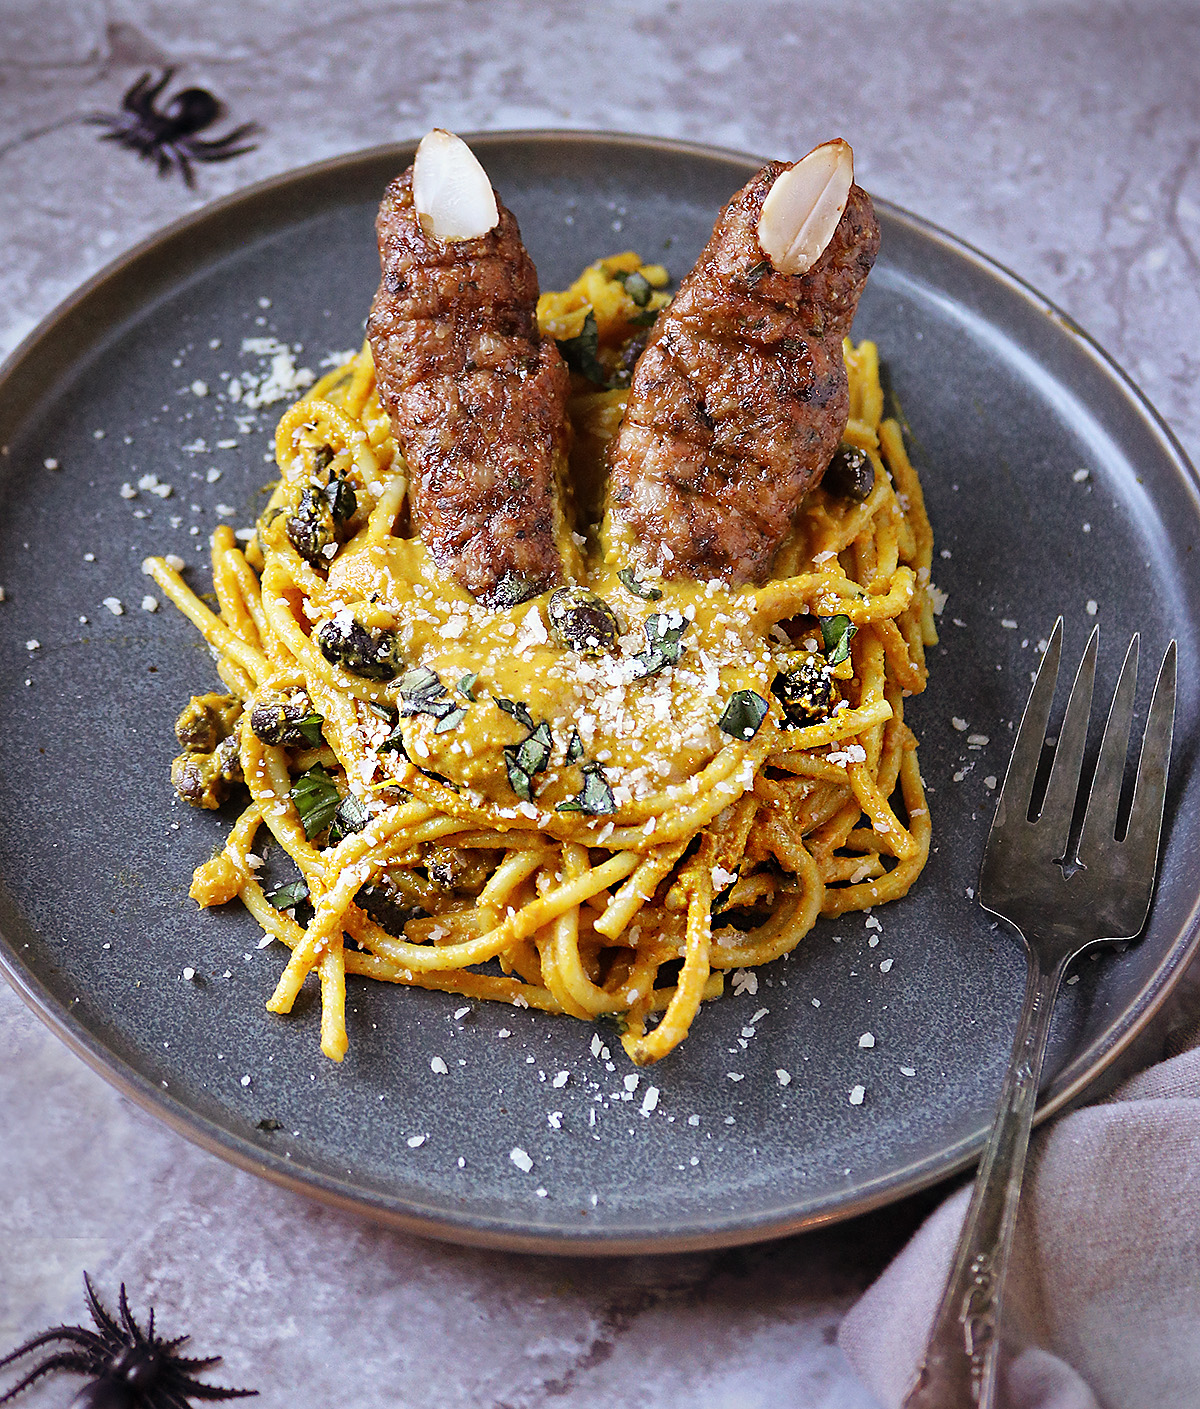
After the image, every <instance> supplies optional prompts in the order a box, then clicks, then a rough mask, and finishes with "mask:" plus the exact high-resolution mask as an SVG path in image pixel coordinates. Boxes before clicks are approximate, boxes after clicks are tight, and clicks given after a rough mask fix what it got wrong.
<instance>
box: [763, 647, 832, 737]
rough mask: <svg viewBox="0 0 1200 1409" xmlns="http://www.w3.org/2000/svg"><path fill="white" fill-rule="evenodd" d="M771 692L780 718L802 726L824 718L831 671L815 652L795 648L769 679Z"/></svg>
mask: <svg viewBox="0 0 1200 1409" xmlns="http://www.w3.org/2000/svg"><path fill="white" fill-rule="evenodd" d="M771 693H772V694H773V695H774V696H775V698H776V699H777V700H778V701H779V703H780V704H781V705H782V706H783V714H784V719H785V720H786V722H787V723H788V724H789V725H790V726H791V727H792V728H797V729H798V728H802V727H803V726H804V725H806V724H815V723H817V722H818V721H819V720H822V719H825V718H827V717H828V715H829V711H830V709H831V708H832V707H833V697H834V689H833V672H832V668H831V667H830V665H829V662H828V661H827V660H826V659H825V657H824V656H822V655H818V654H817V652H816V651H797V652H796V653H795V654H794V655H791V656H788V657H787V658H786V659H785V660H784V662H783V669H782V670H780V672H779V674H778V675H776V677H775V679H774V680H773V681H772V682H771Z"/></svg>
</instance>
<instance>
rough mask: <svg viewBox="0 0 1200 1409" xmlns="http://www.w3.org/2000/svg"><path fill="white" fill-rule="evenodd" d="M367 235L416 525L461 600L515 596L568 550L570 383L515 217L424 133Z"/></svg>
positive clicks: (540, 582) (387, 388)
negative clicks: (373, 249)
mask: <svg viewBox="0 0 1200 1409" xmlns="http://www.w3.org/2000/svg"><path fill="white" fill-rule="evenodd" d="M414 170H415V172H416V178H415V186H416V193H417V198H416V200H415V201H414ZM376 232H377V234H378V237H379V254H380V263H381V265H382V270H383V278H382V281H381V283H380V285H379V292H378V293H377V294H376V296H375V302H374V304H373V305H372V308H371V316H370V320H369V322H368V324H367V335H368V337H369V339H370V342H371V351H372V353H373V355H374V359H375V374H376V379H377V382H378V385H379V390H380V395H381V397H382V399H383V402H384V405H385V406H386V407H387V410H388V412H389V414H390V416H391V421H392V428H393V431H394V434H395V436H396V440H397V443H398V444H399V446H400V447H401V449H402V450H403V452H404V457H405V459H406V461H407V462H408V467H409V473H410V475H411V488H410V499H411V504H412V512H413V520H414V523H415V525H416V527H417V531H418V532H419V533H420V535H421V539H422V541H423V542H424V543H425V545H426V546H427V547H428V549H429V551H430V552H431V553H432V555H433V557H434V559H435V561H436V562H437V563H438V565H439V566H440V567H442V568H444V569H445V570H446V571H448V572H450V573H452V574H453V576H454V577H455V578H456V579H457V580H458V582H459V583H461V585H462V586H463V587H465V588H466V590H467V591H468V592H470V593H471V594H472V596H475V597H478V598H481V599H482V600H483V601H484V602H486V603H487V604H488V605H489V606H507V605H512V604H513V603H514V602H518V601H522V600H524V599H525V598H526V597H531V596H534V595H536V594H537V593H538V592H541V591H544V590H545V589H546V588H548V587H550V586H552V585H553V584H554V583H555V582H558V581H560V580H561V579H562V576H563V554H564V553H569V552H570V551H571V549H570V535H569V531H568V529H567V525H566V521H565V514H564V508H563V492H564V491H563V474H564V472H565V465H566V455H567V449H568V430H567V416H566V397H567V391H568V387H569V378H568V374H567V370H566V368H565V367H564V365H563V362H562V358H561V357H560V355H559V352H558V349H557V347H556V346H555V344H554V342H553V340H552V339H548V338H545V339H544V338H542V337H541V335H540V334H539V332H538V327H537V320H536V308H537V297H538V285H537V274H536V272H535V271H534V267H533V264H532V262H531V260H530V258H529V255H528V254H527V253H526V251H525V247H524V245H523V244H522V243H521V236H520V232H519V231H518V229H517V222H516V220H515V219H514V218H513V216H512V214H511V212H509V211H508V210H506V209H505V208H504V206H503V205H501V204H500V203H499V202H498V201H497V200H496V197H495V194H494V192H493V191H492V189H491V185H490V183H488V181H487V177H486V176H485V175H484V174H483V170H482V168H481V167H480V166H479V164H478V162H477V161H476V160H475V158H474V156H473V155H471V153H470V151H469V150H468V148H467V147H466V145H465V144H464V143H463V142H461V141H460V139H458V138H457V137H453V136H452V135H451V134H449V133H440V132H435V133H431V134H430V135H429V136H428V137H426V138H425V139H424V141H423V142H422V144H421V147H420V148H419V149H418V154H417V162H416V164H415V167H414V168H410V169H409V170H408V171H406V172H405V173H404V174H403V175H402V176H400V177H398V178H397V179H396V180H395V181H394V182H393V183H392V184H391V186H390V187H389V188H388V191H387V194H386V195H385V196H384V198H383V203H382V204H381V206H380V208H379V217H378V220H377V221H376Z"/></svg>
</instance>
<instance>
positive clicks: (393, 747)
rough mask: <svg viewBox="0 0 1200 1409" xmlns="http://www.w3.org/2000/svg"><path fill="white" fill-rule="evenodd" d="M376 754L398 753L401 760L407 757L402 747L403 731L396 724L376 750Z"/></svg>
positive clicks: (406, 751)
mask: <svg viewBox="0 0 1200 1409" xmlns="http://www.w3.org/2000/svg"><path fill="white" fill-rule="evenodd" d="M376 752H377V753H398V754H399V755H400V757H401V758H407V757H408V750H407V749H406V748H405V747H404V731H403V730H402V729H401V728H400V725H399V723H398V722H396V724H395V726H394V728H393V729H392V732H391V733H390V734H389V735H388V736H387V738H386V739H384V741H383V743H381V744H380V745H379V747H378V748H377V750H376Z"/></svg>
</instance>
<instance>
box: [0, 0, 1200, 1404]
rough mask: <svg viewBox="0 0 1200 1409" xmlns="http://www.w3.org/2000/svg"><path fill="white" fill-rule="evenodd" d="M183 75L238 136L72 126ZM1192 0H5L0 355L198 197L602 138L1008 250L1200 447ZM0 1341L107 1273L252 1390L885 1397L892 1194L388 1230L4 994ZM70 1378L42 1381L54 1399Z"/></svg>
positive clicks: (464, 1395) (909, 1207) (364, 1400)
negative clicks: (722, 163) (492, 143)
mask: <svg viewBox="0 0 1200 1409" xmlns="http://www.w3.org/2000/svg"><path fill="white" fill-rule="evenodd" d="M165 63H175V64H178V65H179V66H180V77H181V79H185V80H187V81H189V82H198V83H201V84H204V85H206V86H209V87H211V88H212V89H214V90H215V91H216V92H218V93H219V94H220V95H221V96H222V97H223V98H224V99H226V100H227V102H228V103H229V104H230V106H231V109H232V112H233V114H234V116H235V117H236V118H237V119H238V120H245V119H250V118H254V119H256V120H257V121H259V122H260V123H262V124H263V126H264V127H265V129H266V131H265V133H264V135H263V137H262V139H261V142H260V145H259V148H258V150H257V151H255V152H254V153H253V154H251V155H249V156H246V157H243V158H241V159H239V160H237V161H235V162H232V163H230V164H229V165H227V166H210V167H202V168H200V169H199V176H198V183H197V189H196V190H195V192H189V191H188V190H187V189H186V188H185V187H184V185H183V184H182V183H181V182H180V181H178V180H169V181H159V180H157V179H155V177H154V175H153V172H152V170H151V169H150V168H149V167H148V166H145V165H144V164H142V163H140V162H139V161H138V160H137V159H136V158H135V157H133V156H132V155H131V154H129V153H127V152H123V151H119V150H117V149H116V148H114V147H112V146H111V145H109V144H104V145H101V144H99V143H98V142H97V134H96V132H95V131H94V130H92V129H89V128H87V127H85V126H82V125H80V124H79V123H77V122H69V121H67V119H70V118H72V117H76V116H79V115H83V114H86V113H88V112H91V111H95V110H97V109H106V110H110V111H111V110H113V109H115V107H116V105H117V103H118V101H119V97H120V94H121V92H122V91H123V90H124V88H125V87H126V86H127V85H128V84H129V83H130V81H131V80H132V79H133V78H134V77H136V75H137V73H138V72H139V71H140V70H141V69H142V68H144V67H148V66H152V65H160V64H165ZM1197 72H1200V9H1198V8H1197V7H1196V6H1194V5H1192V4H1185V3H1179V4H1155V3H1150V0H1141V3H1127V4H1121V5H1119V6H1118V5H1115V4H1101V3H1094V4H1082V3H1079V4H1055V3H1040V4H1025V5H1020V4H993V5H978V4H973V3H972V4H958V5H924V4H920V3H916V0H913V3H907V4H906V3H899V0H890V3H869V2H868V0H844V2H843V3H838V4H828V3H810V4H805V5H803V6H800V5H789V4H763V3H753V0H747V2H746V3H743V4H741V5H738V6H733V5H728V4H724V3H720V0H704V3H666V4H655V5H650V4H644V3H636V4H629V3H617V4H610V5H607V6H597V5H594V4H587V3H583V0H565V3H558V4H542V5H532V4H530V5H522V4H519V3H514V0H492V3H482V2H481V0H476V3H470V2H469V0H451V3H446V4H435V3H423V4H417V3H410V4H402V3H393V4H369V3H364V2H363V0H330V3H327V4H326V5H324V6H322V7H311V6H301V5H299V4H286V3H280V0H248V3H241V4H235V3H232V0H210V3H208V4H205V5H203V6H199V5H197V6H179V5H176V4H172V3H167V0H159V3H153V0H77V3H74V4H72V5H70V6H54V7H49V6H46V5H45V4H44V3H42V0H0V242H2V243H0V249H2V250H3V255H2V258H0V351H3V352H7V351H9V350H10V349H11V348H13V347H14V346H15V345H16V344H17V343H18V342H19V340H20V339H21V338H22V337H23V336H24V335H25V334H26V333H27V332H29V331H30V330H31V329H32V328H33V327H34V326H35V325H36V324H37V322H38V321H39V320H40V319H41V318H42V317H43V316H44V315H45V314H46V313H48V312H49V311H50V310H51V309H52V308H53V307H54V306H55V304H56V303H58V302H59V301H60V300H61V299H62V298H63V297H64V296H66V295H67V294H68V293H69V292H70V291H71V290H72V289H73V288H74V287H76V286H77V285H78V284H79V283H80V282H81V281H82V280H83V279H85V278H86V277H88V276H89V275H90V274H92V273H93V272H94V271H95V270H97V269H99V268H100V267H102V266H103V265H104V264H105V263H106V262H107V261H108V260H110V259H112V258H113V257H114V256H116V255H118V254H119V253H121V252H122V251H123V250H125V249H127V248H129V247H130V246H131V245H132V244H134V243H135V242H136V241H138V240H140V239H142V238H144V237H146V236H147V235H149V234H151V233H153V232H154V231H155V230H157V229H159V228H160V227H162V226H163V225H164V224H166V223H167V222H169V221H171V220H173V219H175V218H177V217H178V216H180V215H182V214H184V213H186V212H187V211H189V210H192V209H195V208H196V207H198V206H199V205H201V204H203V203H204V202H205V201H207V200H211V199H212V198H214V197H216V196H218V195H222V194H224V193H226V192H228V191H232V190H234V189H236V188H237V187H239V186H241V185H243V184H245V183H248V182H251V181H254V180H257V179H260V178H262V177H265V176H269V175H273V174H274V173H276V172H280V171H284V170H286V169H288V168H290V167H294V166H297V165H300V164H303V163H305V162H309V161H313V160H316V159H319V158H323V157H328V156H332V155H335V154H337V153H339V152H345V151H350V150H353V149H355V148H359V147H365V146H369V145H373V144H376V143H379V142H384V141H389V140H394V139H399V138H408V137H414V136H417V135H419V134H420V133H421V132H422V131H423V130H425V129H426V128H427V127H428V126H430V125H432V124H434V123H437V124H440V125H444V126H449V127H453V128H457V129H459V130H470V129H478V128H506V127H554V126H566V127H595V128H607V129H614V130H625V131H634V132H649V133H657V134H663V135H668V136H680V137H686V138H691V139H695V140H699V141H705V142H711V143H717V144H724V145H727V146H731V147H737V148H741V149H746V150H751V151H757V152H762V153H764V154H770V155H784V156H795V155H798V154H800V153H801V152H803V151H805V150H807V149H808V147H810V146H811V145H812V144H813V143H814V142H816V141H819V140H821V139H823V138H825V137H827V136H830V135H833V134H835V133H837V134H841V135H843V136H845V137H846V138H848V139H849V140H850V141H851V142H852V143H853V145H854V148H855V152H856V157H857V163H858V173H859V179H860V180H861V182H862V184H864V185H865V186H867V187H868V188H869V189H871V190H873V191H875V192H877V193H878V194H880V195H883V196H887V197H889V198H891V199H892V200H894V201H896V202H898V203H899V204H901V205H903V206H906V207H908V208H910V209H912V210H914V211H916V212H918V213H920V214H921V215H924V216H926V217H928V218H930V219H932V220H933V221H935V222H937V223H939V224H941V225H944V226H945V227H947V228H948V229H951V230H953V231H954V232H955V233H957V234H959V235H961V236H962V237H964V238H965V239H967V240H968V241H970V242H971V243H973V244H975V245H977V246H978V247H980V248H981V249H983V250H985V251H986V252H987V253H988V254H990V255H992V256H994V257H995V258H997V259H999V260H1000V261H1001V262H1002V263H1004V264H1007V265H1008V266H1009V267H1010V268H1012V269H1014V270H1015V271H1016V272H1017V273H1018V274H1020V275H1022V276H1023V277H1025V278H1026V279H1028V280H1029V281H1030V282H1031V283H1033V284H1035V285H1036V286H1037V287H1038V288H1040V289H1041V290H1042V291H1043V292H1045V293H1046V294H1047V295H1049V296H1050V297H1051V298H1052V299H1054V300H1055V301H1056V302H1057V303H1059V304H1060V305H1061V306H1062V307H1063V308H1064V309H1065V310H1066V311H1067V312H1068V313H1069V314H1070V315H1071V316H1072V317H1073V318H1074V319H1075V320H1076V321H1077V322H1078V323H1080V324H1081V325H1082V326H1083V327H1084V328H1085V329H1087V330H1088V331H1089V332H1090V333H1092V334H1093V335H1094V336H1095V337H1096V338H1097V339H1098V340H1099V341H1100V342H1101V343H1102V344H1103V345H1104V346H1106V347H1107V348H1108V350H1109V351H1110V352H1111V353H1112V354H1113V355H1114V356H1115V357H1116V359H1117V360H1118V361H1119V362H1120V363H1121V364H1122V365H1123V366H1124V367H1125V368H1126V370H1127V371H1128V372H1129V373H1130V375H1131V376H1132V377H1133V378H1134V379H1135V380H1136V381H1137V382H1138V383H1139V384H1140V385H1141V386H1142V387H1143V389H1144V390H1145V391H1146V392H1147V393H1148V394H1149V396H1150V398H1151V400H1152V401H1153V402H1154V403H1155V404H1156V405H1157V406H1158V408H1159V409H1160V411H1161V412H1162V413H1163V414H1164V416H1165V417H1166V418H1167V420H1168V422H1169V423H1170V424H1171V425H1172V427H1173V429H1174V430H1175V432H1176V433H1177V435H1178V436H1179V437H1180V439H1181V440H1182V441H1183V444H1184V446H1185V448H1186V449H1187V450H1188V451H1189V453H1190V454H1191V455H1192V457H1193V458H1195V457H1196V456H1197V454H1198V453H1200V397H1198V396H1197V391H1196V381H1197V376H1198V374H1200V342H1198V341H1197V336H1196V329H1197V327H1200V83H1197V79H1196V75H1197ZM0 1189H2V1190H3V1198H2V1199H0V1350H2V1349H3V1348H4V1347H6V1346H7V1345H8V1344H9V1343H10V1342H12V1341H13V1340H15V1339H17V1338H19V1337H21V1336H23V1335H26V1334H28V1333H30V1332H32V1331H33V1330H36V1329H38V1328H40V1327H42V1326H44V1325H45V1324H47V1323H49V1322H51V1321H55V1320H59V1319H62V1318H67V1319H76V1318H78V1317H79V1316H80V1314H81V1310H82V1306H81V1298H80V1294H79V1273H80V1269H81V1268H82V1267H87V1268H89V1269H90V1270H91V1271H92V1272H93V1274H94V1275H95V1276H96V1277H97V1278H98V1280H99V1282H100V1284H101V1285H102V1286H103V1287H104V1288H105V1289H107V1290H109V1291H113V1290H115V1286H116V1284H117V1283H118V1282H119V1281H120V1280H121V1279H122V1278H124V1279H125V1280H127V1281H128V1283H129V1285H130V1289H131V1292H132V1294H133V1296H134V1300H135V1303H136V1304H137V1305H139V1306H144V1305H145V1304H146V1303H147V1302H149V1301H153V1302H155V1303H156V1304H157V1305H158V1306H159V1308H160V1314H161V1315H162V1318H163V1325H164V1327H165V1329H166V1330H168V1331H172V1330H184V1329H189V1330H193V1331H194V1332H195V1333H196V1336H197V1346H198V1349H199V1350H200V1351H204V1350H206V1349H209V1348H213V1349H218V1350H221V1351H223V1352H224V1353H225V1354H226V1357H227V1361H228V1377H229V1379H230V1380H232V1381H234V1382H239V1383H250V1384H253V1385H257V1386H258V1387H260V1388H261V1389H262V1390H263V1400H262V1402H263V1403H265V1404H268V1405H273V1406H274V1405H285V1404H286V1405H289V1406H295V1409H308V1406H327V1405H334V1404H348V1405H354V1406H359V1407H360V1409H373V1406H383V1405H396V1404H403V1405H406V1406H410V1405H411V1406H431V1407H432V1406H434V1405H437V1406H438V1409H458V1407H459V1406H468V1405H471V1406H496V1409H499V1406H509V1409H536V1406H542V1405H547V1404H550V1403H551V1402H554V1403H561V1404H563V1405H565V1406H579V1409H585V1406H587V1407H589V1409H590V1406H596V1407H597V1409H598V1407H599V1406H602V1405H610V1404H613V1403H615V1402H617V1401H618V1400H621V1399H631V1400H633V1401H634V1402H637V1403H639V1404H644V1405H647V1406H652V1407H654V1409H657V1406H662V1409H675V1407H676V1406H683V1405H685V1404H686V1405H692V1404H696V1405H703V1406H705V1409H734V1407H735V1406H737V1409H758V1406H767V1405H770V1406H771V1407H772V1409H782V1406H795V1409H835V1406H836V1409H869V1406H870V1404H871V1400H870V1397H869V1396H868V1395H867V1394H866V1393H865V1392H864V1391H863V1390H862V1389H861V1388H860V1387H859V1386H858V1385H857V1383H856V1382H855V1380H854V1377H853V1375H852V1374H851V1372H850V1370H849V1369H848V1367H847V1366H846V1364H845V1362H844V1360H843V1359H842V1358H841V1356H840V1354H839V1353H838V1352H837V1350H836V1349H835V1348H834V1347H833V1346H832V1344H831V1342H832V1337H833V1334H834V1331H835V1328H836V1326H837V1323H838V1320H839V1317H840V1315H841V1313H842V1311H843V1310H844V1308H845V1307H846V1306H847V1305H848V1304H849V1302H850V1301H851V1300H852V1299H853V1298H854V1296H855V1295H856V1294H857V1292H858V1291H859V1290H860V1289H861V1288H862V1287H863V1286H865V1285H866V1283H867V1282H868V1281H869V1280H870V1279H871V1277H872V1276H873V1275H874V1274H875V1272H876V1271H878V1269H879V1268H880V1266H881V1265H882V1264H883V1262H884V1261H885V1260H886V1258H887V1257H888V1256H889V1254H890V1253H891V1251H893V1250H894V1249H895V1248H896V1247H897V1246H898V1245H899V1243H900V1242H901V1241H902V1240H903V1238H904V1237H905V1236H906V1234H907V1232H908V1231H910V1230H911V1229H912V1227H913V1226H914V1225H915V1222H916V1221H917V1220H918V1219H919V1217H920V1216H921V1214H922V1212H923V1210H924V1208H925V1207H927V1203H923V1202H920V1201H918V1202H910V1203H908V1204H906V1205H903V1206H901V1207H900V1208H898V1209H893V1210H890V1211H885V1212H884V1213H882V1214H878V1215H875V1216H873V1217H871V1218H869V1219H866V1220H860V1221H859V1222H857V1223H855V1224H852V1225H849V1226H847V1227H843V1228H838V1229H832V1230H828V1231H825V1232H822V1233H820V1234H816V1235H810V1236H808V1237H805V1238H802V1239H798V1240H795V1241H792V1242H788V1243H782V1244H775V1245H772V1246H769V1247H766V1248H761V1249H751V1250H747V1251H744V1252H734V1253H722V1254H712V1255H696V1256H691V1257H672V1258H665V1259H634V1260H629V1259H625V1260H620V1261H613V1262H584V1261H580V1260H574V1261H570V1262H558V1261H555V1260H554V1259H529V1258H521V1257H516V1256H507V1255H502V1254H494V1253H480V1252H472V1251H464V1250H461V1249H456V1248H452V1247H443V1246H438V1245H435V1244H432V1243H426V1242H422V1241H420V1240H417V1239H414V1238H409V1237H405V1236H402V1235H399V1234H395V1233H391V1232H386V1231H382V1230H380V1229H378V1228H376V1227H374V1226H372V1225H370V1224H368V1223H365V1222H363V1221H361V1220H358V1219H355V1218H353V1217H350V1216H347V1215H345V1214H341V1213H335V1212H331V1211H329V1210H326V1209H323V1208H320V1207H318V1206H316V1205H314V1204H312V1203H309V1202H307V1201H306V1200H305V1199H303V1198H301V1197H298V1196H296V1195H293V1194H290V1193H285V1192H283V1191H281V1190H279V1189H276V1188H274V1187H272V1186H268V1185H266V1184H263V1183H260V1182H258V1181H256V1180H254V1179H253V1178H251V1177H250V1176H248V1175H244V1174H241V1173H238V1172H236V1171H234V1170H232V1169H230V1168H228V1167H226V1166H225V1165H223V1164H221V1163H220V1162H218V1161H217V1160H215V1159H213V1158H212V1157H210V1156H208V1155H206V1154H203V1153H201V1152H200V1151H198V1150H196V1149H194V1148H193V1147H191V1146H190V1145H188V1144H187V1143H186V1142H184V1141H183V1140H181V1139H179V1138H178V1137H176V1136H174V1135H173V1134H171V1133H170V1132H169V1131H167V1130H166V1129H165V1128H163V1127H161V1126H159V1125H158V1124H156V1123H155V1122H153V1121H152V1120H150V1119H149V1118H148V1117H146V1116H144V1115H143V1114H141V1113H140V1112H139V1111H138V1110H136V1109H134V1108H132V1107H130V1106H129V1105H128V1104H127V1103H126V1102H125V1101H123V1100H122V1099H120V1098H118V1097H117V1096H116V1095H115V1094H114V1093H113V1092H112V1091H111V1090H110V1089H109V1088H108V1087H107V1086H106V1085H105V1084H104V1083H103V1082H102V1081H101V1080H100V1079H99V1078H98V1077H95V1076H93V1075H92V1074H91V1073H90V1072H89V1071H88V1070H87V1069H85V1068H84V1067H83V1066H82V1065H81V1064H80V1063H79V1062H78V1061H77V1060H76V1059H75V1058H74V1057H73V1056H71V1055H70V1054H69V1053H68V1052H67V1051H66V1050H65V1049H64V1048H62V1047H61V1046H60V1045H59V1044H58V1043H57V1042H56V1041H55V1040H54V1039H53V1038H52V1037H51V1036H50V1035H49V1034H48V1032H46V1031H45V1030H44V1029H43V1028H42V1027H41V1026H40V1025H39V1024H38V1022H37V1020H36V1019H34V1018H33V1017H32V1016H31V1015H30V1014H28V1013H27V1012H25V1010H24V1009H23V1008H22V1007H21V1005H20V1004H19V1002H18V1001H17V999H16V998H15V997H14V996H13V995H12V994H11V993H9V992H8V991H7V990H5V991H3V992H0ZM69 1393H70V1390H69V1388H68V1385H67V1383H66V1382H59V1383H55V1384H48V1385H46V1386H44V1387H43V1388H41V1389H40V1390H38V1391H35V1392H34V1393H31V1394H30V1395H29V1396H28V1399H27V1402H28V1403H29V1404H30V1405H31V1406H51V1405H55V1404H61V1403H65V1402H66V1400H67V1399H68V1398H69Z"/></svg>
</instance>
